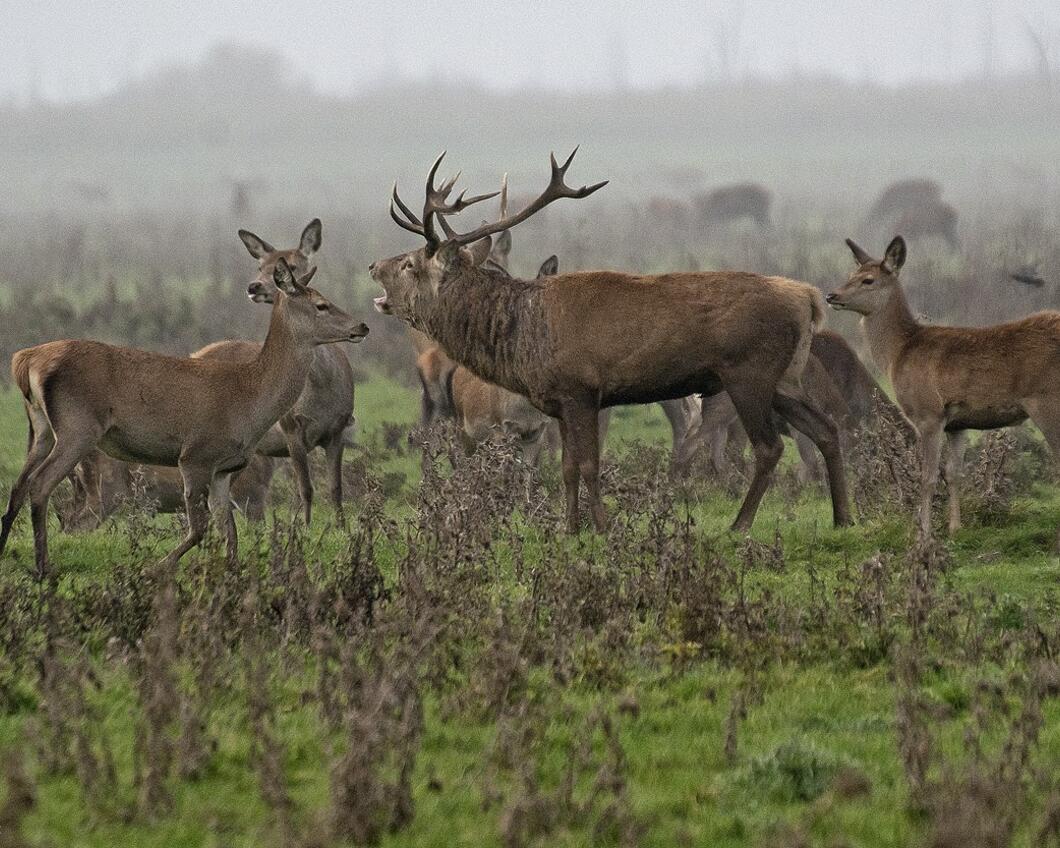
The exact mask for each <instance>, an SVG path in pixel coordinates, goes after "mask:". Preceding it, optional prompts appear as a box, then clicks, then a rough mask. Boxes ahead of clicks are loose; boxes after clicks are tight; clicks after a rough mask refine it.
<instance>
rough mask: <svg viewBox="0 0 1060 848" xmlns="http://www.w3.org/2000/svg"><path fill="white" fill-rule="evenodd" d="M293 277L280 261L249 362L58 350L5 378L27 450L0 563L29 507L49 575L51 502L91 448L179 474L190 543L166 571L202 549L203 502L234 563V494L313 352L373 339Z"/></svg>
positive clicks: (69, 347) (293, 395) (26, 355)
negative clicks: (13, 391)
mask: <svg viewBox="0 0 1060 848" xmlns="http://www.w3.org/2000/svg"><path fill="white" fill-rule="evenodd" d="M312 275H313V271H310V272H309V273H308V274H306V275H305V276H303V277H302V278H301V279H299V278H296V277H295V276H294V274H293V273H292V272H291V269H290V267H289V266H288V265H287V262H286V261H285V260H284V259H282V258H280V259H279V260H277V262H276V267H275V269H274V270H273V281H274V283H275V285H276V287H277V291H278V292H279V293H278V294H276V295H275V296H274V303H273V306H272V318H271V320H270V322H269V332H268V335H267V337H266V339H265V343H264V345H262V347H261V349H260V350H259V351H258V354H257V356H256V357H255V358H254V359H253V360H252V361H250V362H230V361H227V360H214V359H204V358H198V359H192V358H190V357H189V358H181V357H175V356H165V355H163V354H159V353H151V352H148V351H143V350H134V349H132V348H126V347H115V346H113V345H108V344H103V343H101V342H92V341H84V340H64V341H55V342H48V343H46V344H42V345H38V346H37V347H32V348H27V349H24V350H20V351H18V352H17V353H15V355H14V356H13V357H12V359H11V374H12V377H13V378H14V382H15V385H17V386H18V388H19V391H21V392H22V396H23V398H24V399H25V407H26V416H27V418H28V419H29V430H30V443H29V449H28V451H27V455H26V462H25V465H24V466H23V468H22V471H21V473H20V474H19V476H18V479H17V480H16V482H15V485H14V486H13V487H12V489H11V496H10V499H9V501H8V505H7V512H6V513H5V514H4V516H3V519H2V521H0V553H2V552H3V550H4V546H5V545H6V544H7V539H8V535H9V534H10V532H11V526H12V524H13V523H14V520H15V518H16V517H17V515H18V513H19V510H20V509H21V507H22V505H23V503H24V502H25V500H26V498H27V496H28V497H29V501H30V507H31V508H30V513H31V517H32V520H33V541H34V548H35V552H36V566H37V571H38V574H40V575H44V574H46V573H47V572H48V499H49V498H50V497H51V493H52V490H54V489H55V487H56V486H57V485H58V484H59V483H60V482H61V481H62V480H64V479H66V477H67V476H68V475H69V474H70V472H71V471H73V470H74V467H75V466H76V465H77V463H78V462H80V461H81V460H82V459H84V458H85V457H86V456H87V455H88V454H89V453H90V452H91V451H93V450H94V449H96V448H97V447H99V448H102V449H103V450H104V451H105V452H106V453H108V454H109V455H111V456H113V457H115V458H117V459H122V460H126V461H129V462H144V463H148V464H151V465H169V466H177V467H178V468H179V469H180V472H181V476H182V477H183V478H184V503H185V509H186V511H187V516H188V527H189V529H188V534H187V536H186V537H185V539H184V540H183V541H182V542H181V543H180V544H179V545H178V546H177V547H176V548H175V549H174V550H173V551H172V552H171V553H170V554H169V555H168V556H167V557H166V558H165V560H164V561H163V564H164V565H166V566H173V565H175V564H176V563H177V561H178V560H179V559H180V558H181V557H182V556H183V555H184V554H185V553H187V552H188V551H189V550H191V548H193V547H194V546H195V545H197V544H198V543H199V542H200V541H202V538H203V535H204V534H205V532H206V526H207V523H208V516H209V513H208V511H207V509H206V504H205V501H206V500H207V495H209V500H210V502H211V504H212V505H213V506H214V508H215V509H217V510H218V511H219V517H222V518H223V520H224V525H225V536H226V542H227V549H228V556H229V559H234V558H235V556H236V526H235V521H234V520H233V519H232V514H231V510H230V509H228V506H229V504H230V495H229V483H230V478H231V475H232V474H233V473H234V472H235V471H239V470H240V469H242V468H244V467H245V466H246V465H247V463H248V462H249V461H250V458H251V456H252V455H253V451H254V449H255V446H256V445H257V444H258V442H259V441H261V438H262V437H263V436H264V435H265V433H266V432H268V430H269V428H270V427H272V425H273V424H275V423H276V422H277V421H278V420H279V419H280V416H282V415H283V414H284V413H285V412H286V411H287V410H289V409H290V408H291V407H292V406H293V405H294V403H295V401H296V400H297V399H298V396H299V394H301V392H302V389H303V387H304V385H305V381H306V377H307V376H308V374H309V369H310V366H311V365H312V362H313V351H314V349H315V348H316V346H317V345H322V344H330V343H332V342H339V341H350V342H358V341H360V340H361V339H363V338H364V337H365V336H366V335H367V334H368V328H367V327H366V326H365V325H364V324H361V323H357V322H355V321H354V319H353V318H352V317H351V316H350V315H348V314H347V313H345V312H344V311H343V310H341V309H339V308H338V307H337V306H334V305H333V304H332V303H331V302H330V301H328V300H327V298H325V297H324V296H323V295H322V294H320V293H319V292H318V291H316V290H315V289H312V288H310V287H309V285H308V283H309V280H310V278H311V277H312Z"/></svg>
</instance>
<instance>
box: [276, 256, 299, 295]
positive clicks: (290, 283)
mask: <svg viewBox="0 0 1060 848" xmlns="http://www.w3.org/2000/svg"><path fill="white" fill-rule="evenodd" d="M272 281H273V282H274V283H275V284H276V288H278V289H279V290H280V291H282V292H283V293H284V294H285V295H287V296H288V297H297V296H298V295H300V294H302V292H303V291H304V289H303V287H302V286H301V285H300V284H299V282H298V280H296V279H295V278H294V272H293V271H291V266H290V265H288V264H287V261H286V260H285V259H284V258H283V257H280V259H279V260H277V262H276V267H275V268H273V269H272Z"/></svg>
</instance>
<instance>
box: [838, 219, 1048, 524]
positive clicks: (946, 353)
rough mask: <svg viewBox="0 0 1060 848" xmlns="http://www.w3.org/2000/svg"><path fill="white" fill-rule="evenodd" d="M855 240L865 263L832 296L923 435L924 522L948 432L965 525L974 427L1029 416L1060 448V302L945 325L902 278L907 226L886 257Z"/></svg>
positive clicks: (956, 502) (955, 510)
mask: <svg viewBox="0 0 1060 848" xmlns="http://www.w3.org/2000/svg"><path fill="white" fill-rule="evenodd" d="M847 245H848V246H849V247H850V250H851V252H852V253H853V254H854V259H855V260H856V261H857V263H858V267H857V269H856V270H855V271H854V272H853V273H852V274H851V275H850V277H849V279H848V280H847V282H846V283H845V284H843V285H842V286H841V287H840V288H839V289H837V290H836V291H834V292H832V293H831V294H829V295H828V298H827V300H828V303H830V304H831V305H832V307H834V308H835V309H844V310H849V311H851V312H856V313H857V314H859V315H861V328H862V330H863V331H864V333H865V338H866V341H867V342H868V346H869V350H870V351H872V356H873V358H874V359H875V360H876V364H877V365H878V366H879V367H880V369H881V370H883V371H885V372H886V374H887V376H888V377H889V378H890V380H891V385H893V386H894V392H895V397H896V398H897V400H898V405H899V406H901V408H902V412H904V413H905V415H906V417H907V418H908V419H909V421H910V422H911V423H912V425H913V427H914V428H916V432H917V436H918V440H919V443H920V457H921V491H920V516H919V529H920V533H921V535H922V536H923V537H925V538H926V537H928V536H930V534H931V499H932V496H933V494H934V491H935V484H936V482H937V480H938V473H939V454H940V451H941V447H942V437H943V435H944V434H945V436H946V438H947V439H948V441H949V456H948V459H947V465H946V480H947V483H948V485H949V530H950V532H951V533H952V532H954V531H956V530H957V529H958V528H959V527H960V525H961V512H960V499H959V485H960V473H961V463H962V458H963V454H964V447H965V441H966V431H967V430H991V429H996V428H998V427H1008V426H1010V425H1013V424H1018V423H1019V422H1021V421H1024V420H1026V419H1027V418H1030V419H1031V421H1033V422H1034V423H1035V424H1036V425H1037V426H1038V427H1039V428H1040V429H1041V431H1042V433H1043V434H1044V435H1045V438H1046V441H1048V443H1049V447H1050V449H1051V450H1052V452H1053V454H1054V456H1057V455H1060V386H1058V385H1057V382H1056V373H1057V370H1058V369H1060V312H1039V313H1036V314H1034V315H1030V316H1028V317H1027V318H1022V319H1020V320H1018V321H1010V322H1009V323H1007V324H997V325H994V326H992V327H940V326H934V325H931V324H921V323H920V322H919V321H917V319H916V318H915V317H914V316H913V312H912V310H910V308H909V303H908V301H906V298H905V292H904V291H903V289H902V284H901V281H900V280H899V271H900V270H901V268H902V265H903V264H904V263H905V257H906V246H905V240H904V239H903V238H902V237H901V236H896V237H895V238H894V239H893V240H892V241H891V243H890V245H888V247H887V251H886V253H885V254H884V257H883V259H882V260H879V259H873V258H872V257H871V256H869V254H868V253H866V252H865V251H864V250H862V249H861V248H860V247H859V246H858V245H857V244H855V243H854V242H853V241H851V240H850V239H847Z"/></svg>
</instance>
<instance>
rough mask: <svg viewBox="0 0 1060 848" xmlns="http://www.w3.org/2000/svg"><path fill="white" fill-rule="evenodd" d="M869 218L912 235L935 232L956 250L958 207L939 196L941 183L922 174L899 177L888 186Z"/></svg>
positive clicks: (931, 234)
mask: <svg viewBox="0 0 1060 848" xmlns="http://www.w3.org/2000/svg"><path fill="white" fill-rule="evenodd" d="M869 222H871V223H872V224H874V225H875V226H877V227H883V228H886V230H887V231H889V232H892V233H893V232H895V231H896V230H897V231H900V232H903V233H905V234H906V235H907V236H910V237H911V238H929V237H931V236H937V237H939V238H941V239H943V240H944V241H945V242H946V244H948V245H949V246H950V247H951V248H952V249H954V250H956V249H957V248H958V247H959V246H960V243H959V242H958V240H957V210H956V209H954V208H953V207H952V206H951V205H950V204H948V203H946V202H945V201H944V200H943V199H942V186H940V185H939V184H938V183H937V182H935V180H931V179H925V178H922V177H918V178H910V179H905V180H898V181H896V182H893V183H891V184H890V185H889V186H887V187H886V188H885V189H884V190H883V191H882V192H880V194H879V196H878V197H877V198H876V201H875V202H874V203H873V204H872V209H871V210H870V211H869Z"/></svg>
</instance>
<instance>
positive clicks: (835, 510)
mask: <svg viewBox="0 0 1060 848" xmlns="http://www.w3.org/2000/svg"><path fill="white" fill-rule="evenodd" d="M773 403H774V406H775V408H776V410H777V412H779V413H780V414H781V416H782V417H783V418H784V420H785V421H787V422H788V423H789V424H790V425H791V426H792V427H794V428H795V429H796V430H798V431H799V432H800V433H804V434H805V435H806V436H808V437H809V438H810V440H811V441H812V442H813V443H814V444H815V445H816V446H817V449H818V450H819V451H820V452H821V456H823V457H824V466H825V469H826V471H827V472H828V489H829V491H830V492H831V495H832V521H833V523H834V524H835V526H836V527H848V526H850V525H851V524H853V523H854V522H853V520H852V519H851V516H850V500H849V497H848V495H847V479H846V473H845V472H844V470H843V449H842V446H841V444H840V439H839V425H837V424H836V423H835V421H833V420H832V419H831V418H830V417H829V416H827V415H825V413H823V412H822V411H821V410H820V409H818V408H817V406H816V404H814V403H813V402H812V401H811V400H810V399H809V398H808V397H806V396H805V395H803V396H802V397H797V396H796V395H794V394H791V393H787V392H785V391H781V392H777V395H776V398H775V399H774V402H773Z"/></svg>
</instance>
